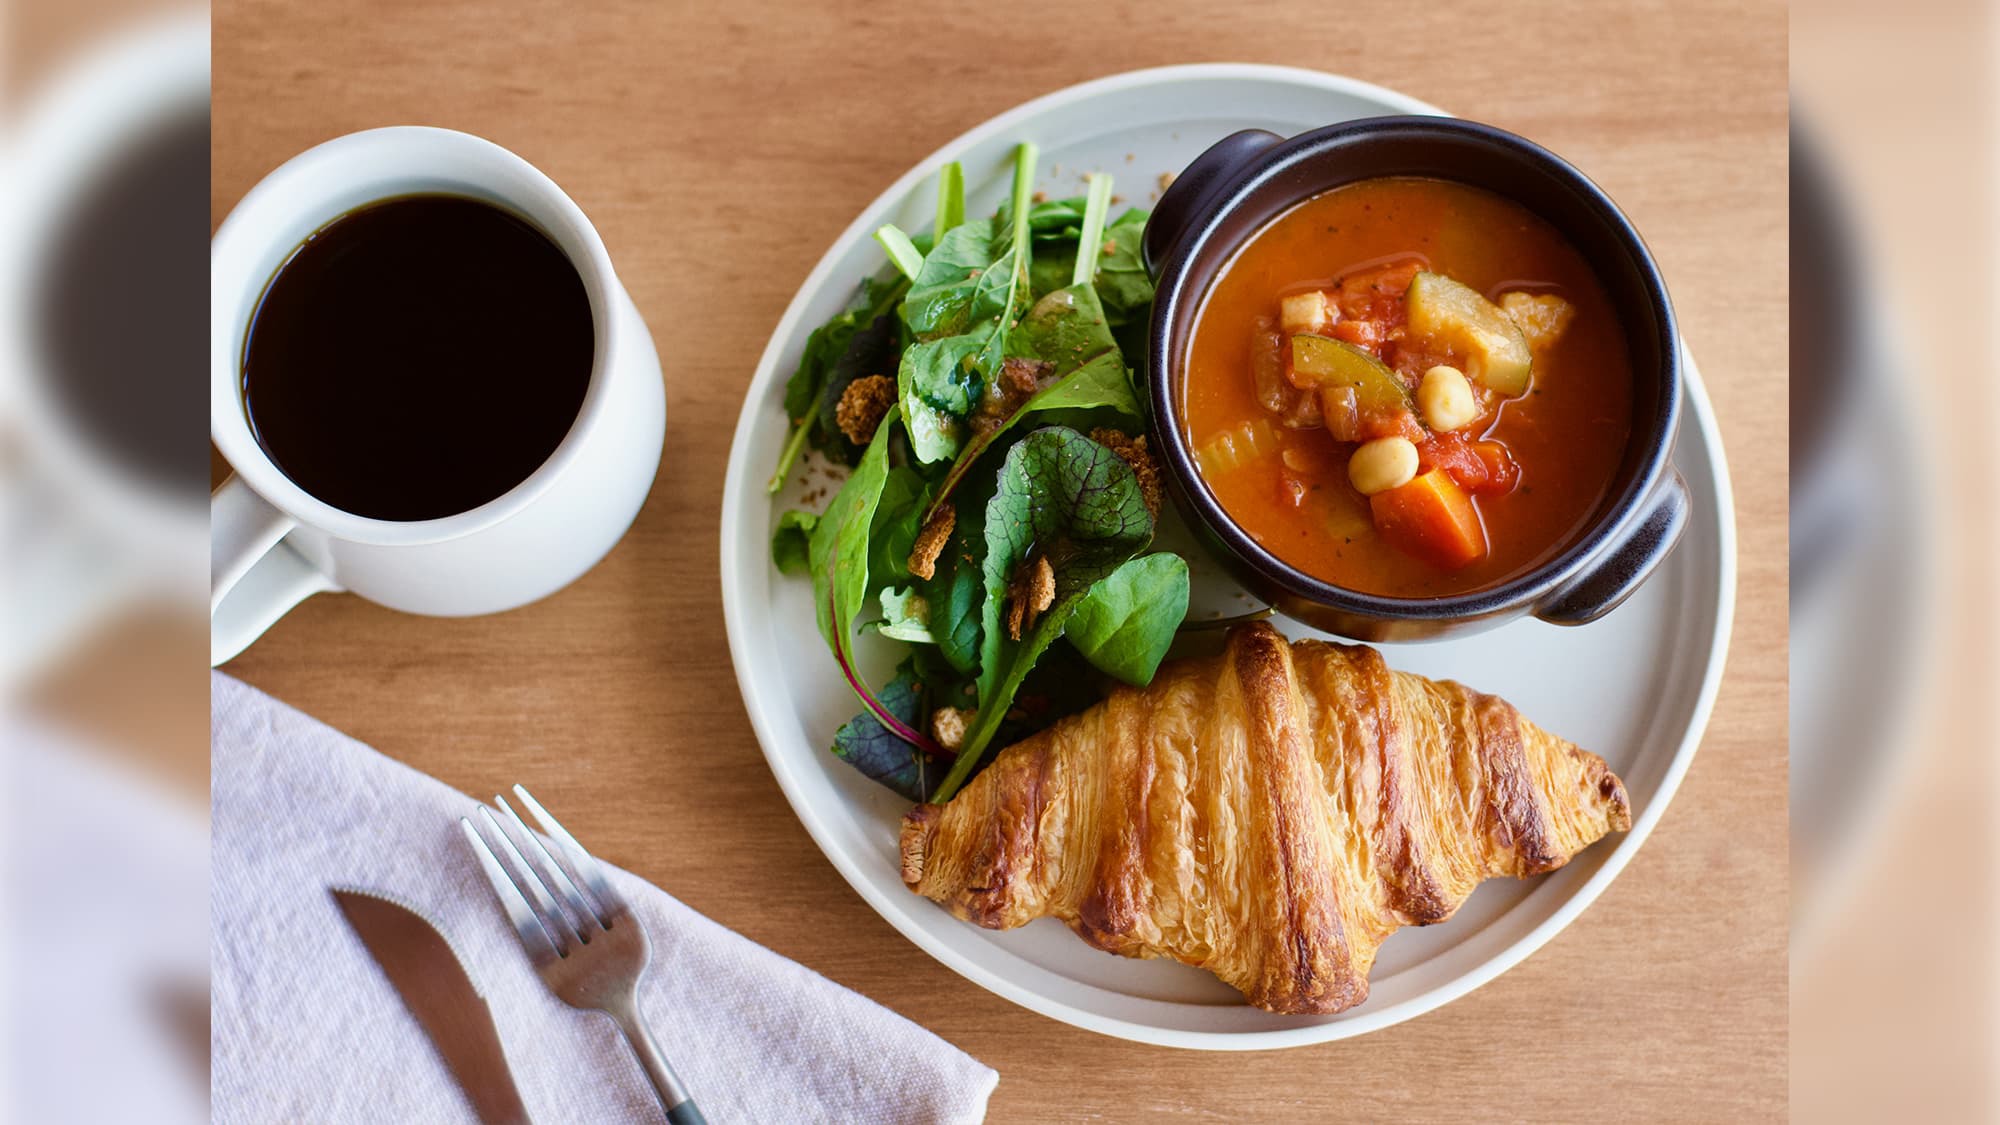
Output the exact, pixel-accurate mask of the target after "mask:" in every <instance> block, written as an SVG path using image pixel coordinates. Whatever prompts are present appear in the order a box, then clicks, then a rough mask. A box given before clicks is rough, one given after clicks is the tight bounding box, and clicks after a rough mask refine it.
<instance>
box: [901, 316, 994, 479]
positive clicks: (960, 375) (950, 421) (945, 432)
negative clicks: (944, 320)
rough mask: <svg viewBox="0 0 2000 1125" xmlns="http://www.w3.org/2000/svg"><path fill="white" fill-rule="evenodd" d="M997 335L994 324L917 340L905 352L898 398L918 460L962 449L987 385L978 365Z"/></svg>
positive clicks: (942, 458) (954, 453)
mask: <svg viewBox="0 0 2000 1125" xmlns="http://www.w3.org/2000/svg"><path fill="white" fill-rule="evenodd" d="M992 333H993V327H992V326H991V325H988V326H986V328H985V329H984V330H982V331H974V332H972V333H969V334H967V335H963V336H945V337H943V338H941V339H937V340H930V341H926V342H924V343H921V344H913V345H911V347H910V348H909V349H908V350H906V351H905V352H903V360H902V363H901V365H900V366H899V367H898V368H897V371H896V387H897V397H898V400H899V401H900V402H901V403H902V405H903V414H904V417H905V418H906V419H908V425H909V430H910V451H911V452H912V453H914V454H916V457H917V460H919V461H922V462H924V463H926V464H928V463H930V462H932V461H942V460H944V459H945V458H948V457H952V456H954V455H956V454H957V453H958V449H959V443H960V436H961V434H962V432H963V430H964V428H965V426H964V422H963V421H962V420H963V419H964V417H965V416H966V415H967V414H970V413H971V412H972V408H973V406H975V405H977V404H978V402H979V396H980V395H981V394H982V393H984V388H985V379H984V377H982V376H981V375H980V374H979V372H978V370H977V369H976V368H975V367H974V366H973V363H974V361H975V359H976V358H977V356H978V355H979V354H980V352H981V350H982V349H984V348H985V347H986V342H987V340H988V338H989V337H990V336H991V335H992Z"/></svg>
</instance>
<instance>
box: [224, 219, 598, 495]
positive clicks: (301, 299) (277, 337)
mask: <svg viewBox="0 0 2000 1125" xmlns="http://www.w3.org/2000/svg"><path fill="white" fill-rule="evenodd" d="M595 347H596V345H595V343H594V340H593V336H592V329H591V316H590V300H589V297H588V296H587V295H586V294H585V293H584V289H583V279H582V278H580V277H578V276H577V272H576V267H574V266H572V265H571V264H570V262H569V259H568V258H567V257H565V256H564V254H563V252H562V251H561V250H560V249H558V248H557V247H556V244H555V243H554V242H552V241H550V240H549V237H548V236H547V235H545V234H543V233H542V232H541V231H539V230H537V229H535V228H534V227H533V226H531V225H529V224H528V223H526V222H524V221H523V220H521V219H520V218H518V217H516V216H515V215H513V214H511V213H509V212H507V211H503V210H501V209H500V208H498V207H495V206H493V205H492V204H489V203H484V202H481V201H479V200H476V199H467V198H463V197H460V196H451V195H411V196H402V197H399V198H395V199H387V200H383V201H381V202H378V203H373V204H370V205H369V206H366V207H363V208H360V209H359V210H355V211H351V212H349V213H347V214H345V215H343V216H341V217H340V218H338V219H335V220H334V221H333V222H331V223H328V224H327V225H326V226H324V227H322V228H320V229H319V230H318V231H316V232H315V233H314V234H313V235H312V237H311V238H308V239H307V240H306V241H305V242H304V243H303V244H302V245H301V246H300V247H299V248H298V250H297V251H295V252H294V253H293V254H292V256H291V258H290V259H289V260H287V261H286V262H285V264H284V265H283V266H281V267H279V269H278V273H277V275H276V276H275V277H273V278H272V279H271V283H270V285H269V286H268V287H267V288H266V289H265V292H264V297H263V300H262V301H261V302H259V304H258V306H257V311H256V313H255V314H254V316H253V318H252V320H251V323H250V333H249V342H248V343H247V344H246V345H245V346H244V353H243V401H244V404H245V406H246V408H247V410H248V412H249V416H250V426H251V429H252V430H254V431H255V432H256V435H257V441H258V444H260V445H262V446H263V447H264V451H265V452H266V453H268V454H270V457H271V460H272V461H274V462H276V463H277V465H278V467H279V468H280V469H282V470H284V472H285V475H286V476H288V477H290V478H292V480H293V481H294V482H295V483H297V484H298V485H299V487H301V488H303V489H305V490H306V491H307V492H310V493H312V494H313V495H314V496H316V497H318V498H319V499H321V500H324V501H326V502H327V503H328V504H331V505H333V506H334V507H336V508H340V509H343V510H345V511H348V512H352V513H354V514H356V515H360V516H367V517H369V518H372V519H381V520H426V519H436V518H438V517H441V516H449V515H454V514H456V513H459V512H463V511H466V510H468V509H471V508H476V507H478V506H479V505H481V504H484V503H486V502H487V501H489V500H492V499H494V498H496V497H498V496H500V495H502V494H504V493H506V492H507V491H508V490H509V489H511V488H513V487H514V486H515V485H517V484H519V483H521V482H522V481H523V480H525V479H527V477H528V475H529V474H530V473H533V472H534V471H535V470H536V469H537V468H539V467H540V466H541V464H542V463H543V462H544V461H546V460H548V457H549V454H551V453H553V452H555V449H556V446H557V445H559V444H561V442H562V440H563V437H564V435H565V434H567V433H568V432H569V428H570V424H571V423H572V422H574V421H575V420H576V414H577V410H578V408H579V407H580V406H581V405H582V403H583V394H584V389H585V388H586V387H587V386H588V385H589V382H590V369H591V362H592V359H593V355H594V352H595Z"/></svg>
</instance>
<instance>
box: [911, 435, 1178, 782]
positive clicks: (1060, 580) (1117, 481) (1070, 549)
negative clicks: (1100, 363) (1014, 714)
mask: <svg viewBox="0 0 2000 1125" xmlns="http://www.w3.org/2000/svg"><path fill="white" fill-rule="evenodd" d="M985 537H986V557H985V560H984V562H983V564H982V566H981V574H982V576H983V578H984V579H985V602H984V603H983V605H982V607H981V610H980V662H979V680H978V683H979V716H978V718H977V719H976V720H975V721H974V723H973V726H972V729H971V730H970V731H968V732H967V734H966V737H965V743H964V745H963V746H962V747H961V748H960V750H959V753H958V758H957V760H956V761H955V762H953V763H952V768H951V771H950V772H949V773H947V774H946V775H945V780H944V782H943V783H942V784H941V785H940V786H939V789H938V792H937V793H936V794H935V795H934V796H933V798H932V799H933V800H935V801H939V802H942V801H945V800H949V799H950V797H951V795H952V794H953V793H955V792H957V790H958V786H959V785H960V784H962V783H963V782H964V780H965V779H966V778H967V777H968V776H970V775H971V771H972V768H973V766H974V764H975V763H977V761H978V760H979V758H980V756H981V754H982V753H983V752H984V751H985V749H986V746H987V745H988V743H990V742H991V741H992V738H993V735H994V733H995V732H996V731H997V730H998V729H999V727H1000V724H1001V722H1002V721H1003V720H1004V719H1005V718H1006V716H1007V713H1008V711H1009V709H1010V708H1011V707H1012V705H1013V701H1014V693H1015V692H1016V690H1017V689H1019V687H1020V685H1021V681H1022V680H1023V679H1024V678H1026V676H1027V674H1028V672H1029V671H1030V670H1031V669H1033V667H1034V665H1035V661H1036V660H1037V659H1038V658H1039V657H1040V656H1041V654H1042V652H1043V651H1044V650H1046V649H1047V648H1048V647H1049V645H1050V644H1051V643H1053V642H1054V641H1055V639H1056V638H1057V637H1060V636H1061V635H1062V632H1063V626H1064V625H1065V624H1067V622H1068V620H1069V616H1070V613H1071V612H1072V611H1073V610H1074V609H1075V608H1076V604H1077V602H1078V601H1079V600H1081V599H1082V598H1083V596H1084V594H1085V593H1087V592H1088V591H1089V589H1090V588H1091V587H1092V586H1094V585H1096V584H1097V583H1098V582H1099V581H1100V580H1102V579H1103V578H1104V577H1105V576H1107V575H1109V574H1110V573H1112V572H1113V571H1115V570H1117V569H1118V567H1119V565H1120V564H1121V563H1123V562H1124V561H1125V560H1126V559H1129V558H1131V557H1132V556H1133V555H1135V554H1137V553H1138V552H1139V551H1141V550H1143V549H1144V548H1145V546H1146V544H1147V543H1148V542H1150V541H1151V540H1152V538H1153V517H1152V514H1151V513H1149V512H1148V511H1147V510H1146V501H1145V497H1144V496H1143V494H1141V492H1140V490H1139V479H1138V477H1137V476H1135V475H1134V474H1133V472H1132V470H1131V468H1130V467H1129V466H1127V465H1126V464H1125V462H1124V461H1121V460H1119V458H1118V456H1117V454H1114V453H1113V452H1111V451H1110V450H1109V449H1106V448H1105V447H1104V446H1102V445H1099V444H1098V443H1097V442H1094V441H1092V440H1090V439H1089V438H1087V437H1085V436H1083V435H1082V434H1080V433H1077V432H1076V431H1075V430H1071V429H1067V428H1064V427H1062V426H1047V427H1044V428H1042V429H1039V430H1036V431H1034V432H1033V433H1030V434H1028V435H1027V436H1026V437H1023V438H1022V439H1021V440H1019V441H1017V442H1015V443H1014V445H1013V447H1012V448H1010V449H1008V451H1007V459H1006V463H1005V465H1004V466H1002V468H1001V470H1000V481H999V486H998V487H997V489H996V490H995V491H994V493H993V499H992V500H991V501H989V502H988V503H987V505H986V527H985ZM1038 558H1041V559H1047V560H1048V563H1049V566H1050V568H1051V569H1052V570H1053V572H1054V578H1055V593H1054V598H1053V600H1052V601H1051V603H1050V605H1049V607H1048V608H1047V609H1046V610H1044V611H1042V612H1041V613H1040V614H1039V615H1038V616H1037V617H1036V618H1035V620H1034V623H1033V624H1032V625H1029V626H1027V627H1025V628H1024V629H1023V630H1022V632H1021V636H1020V637H1019V639H1015V638H1014V637H1012V636H1011V635H1010V634H1009V632H1008V631H1007V630H1006V628H1005V626H1003V624H1002V618H1003V616H1004V615H1005V613H1006V609H1007V603H1008V601H1009V599H1010V597H1013V596H1015V595H1014V594H1013V593H1012V592H1011V591H1013V589H1014V587H1015V586H1016V585H1017V584H1018V583H1019V582H1020V581H1021V578H1022V571H1023V570H1024V568H1027V567H1030V566H1032V565H1034V564H1035V560H1036V559H1038Z"/></svg>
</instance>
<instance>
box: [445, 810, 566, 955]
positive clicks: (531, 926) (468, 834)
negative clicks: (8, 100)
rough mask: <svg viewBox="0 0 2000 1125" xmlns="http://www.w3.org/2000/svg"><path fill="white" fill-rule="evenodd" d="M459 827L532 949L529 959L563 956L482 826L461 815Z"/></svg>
mask: <svg viewBox="0 0 2000 1125" xmlns="http://www.w3.org/2000/svg"><path fill="white" fill-rule="evenodd" d="M458 826H459V827H460V828H462V829H464V830H465V838H466V840H467V842H469V843H470V844H471V845H472V854H473V855H475V856H477V857H479V866H480V868H481V869H482V870H484V871H485V872H486V881H487V882H489V883H491V884H493V894H494V895H495V896H496V897H498V898H499V899H500V908H501V909H502V910H505V911H506V912H507V920H508V921H510V922H512V923H514V933H515V935H516V936H518V937H519V938H520V939H521V944H522V945H523V946H525V947H526V948H527V950H528V959H529V960H530V961H533V962H535V963H536V964H541V963H542V962H544V961H553V960H555V959H556V958H557V957H560V956H562V951H561V949H560V948H559V947H558V946H557V945H556V943H555V939H554V938H553V937H552V936H550V934H549V931H548V929H547V927H545V926H543V925H542V920H541V918H540V917H539V916H538V915H536V913H535V911H534V908H533V907H531V906H529V905H528V900H527V899H525V898H522V897H521V889H520V888H519V887H517V886H515V885H514V879H513V876H511V875H509V874H507V869H506V868H505V867H502V866H501V865H500V857H499V856H496V855H494V854H493V849H492V848H490V847H488V846H487V844H486V839H485V837H483V836H481V835H480V834H479V829H477V828H474V827H473V826H472V821H471V819H470V818H468V817H463V816H461V817H459V818H458Z"/></svg>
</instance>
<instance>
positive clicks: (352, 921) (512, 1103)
mask: <svg viewBox="0 0 2000 1125" xmlns="http://www.w3.org/2000/svg"><path fill="white" fill-rule="evenodd" d="M333 900H334V902H335V903H337V904H339V906H340V911H341V913H342V914H345V915H346V916H347V924H348V925H350V926H352V927H354V932H355V933H356V934H359V935H360V936H361V943H362V944H363V945H365V946H367V947H368V952H369V953H370V954H371V955H373V956H374V958H375V963H376V964H378V965H380V966H381V967H382V972H383V973H384V974H385V975H387V976H388V978H389V983H390V984H392V985H395V986H396V992H397V994H398V995H400V996H401V997H402V998H403V1004H404V1005H405V1006H406V1007H408V1008H409V1009H410V1014H411V1015H413V1016H415V1017H417V1023H418V1024H420V1025H421V1026H422V1027H423V1029H424V1033H425V1034H427V1035H429V1036H430V1040H431V1045H432V1046H434V1047H436V1048H437V1052H438V1055H439V1056H440V1057H442V1058H443V1059H444V1064H445V1067H446V1068H447V1069H449V1070H450V1071H451V1074H452V1077H453V1078H455V1079H457V1080H458V1086H459V1089H461V1090H463V1091H464V1092H465V1097H466V1100H468V1101H469V1102H471V1103H472V1111H473V1113H474V1114H476V1115H477V1116H478V1118H479V1120H480V1121H481V1122H482V1123H483V1125H527V1122H528V1112H527V1110H526V1109H524V1108H523V1107H522V1105H521V1094H520V1092H519V1091H518V1090H516V1089H515V1088H514V1076H513V1073H512V1072H511V1071H509V1070H508V1069H507V1056H506V1054H505V1053H504V1052H503V1051H502V1050H501V1049H500V1033H499V1032H498V1031H497V1030H496V1029H495V1028H494V1026H493V1013H492V1012H491V1011H490V1010H489V1009H488V1008H487V1006H486V1000H485V999H484V998H483V997H482V996H480V994H479V989H478V987H477V986H475V985H474V984H473V983H472V978H471V977H470V976H469V975H467V974H466V971H465V966H464V964H463V963H461V962H460V961H459V959H458V954H457V952H456V951H455V950H453V949H452V947H451V943H450V942H448V941H446V940H445V936H444V935H443V934H442V933H439V932H438V928H437V926H435V925H433V924H432V923H431V921H430V919H428V918H426V917H424V916H423V915H422V914H420V913H418V912H417V911H416V910H414V909H412V908H411V907H409V906H406V905H404V904H403V903H400V902H397V901H395V900H393V899H390V898H387V897H385V896H383V895H381V894H377V893H374V892H371V891H362V890H356V889H354V888H351V887H336V888H334V889H333Z"/></svg>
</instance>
